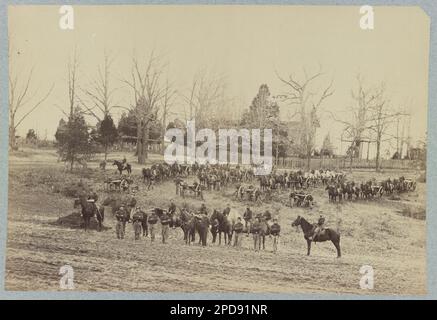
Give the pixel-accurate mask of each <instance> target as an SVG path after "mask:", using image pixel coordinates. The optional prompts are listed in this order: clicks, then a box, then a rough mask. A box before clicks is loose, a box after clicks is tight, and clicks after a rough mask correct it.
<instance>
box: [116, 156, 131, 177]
mask: <svg viewBox="0 0 437 320" xmlns="http://www.w3.org/2000/svg"><path fill="white" fill-rule="evenodd" d="M112 165H113V166H117V170H118V172H120V175H121V174H122V172H123V171H124V170H126V171H127V173H128V174H131V173H132V167H131V165H130V164H129V163H123V162H121V161H118V160H114V162H113V163H112Z"/></svg>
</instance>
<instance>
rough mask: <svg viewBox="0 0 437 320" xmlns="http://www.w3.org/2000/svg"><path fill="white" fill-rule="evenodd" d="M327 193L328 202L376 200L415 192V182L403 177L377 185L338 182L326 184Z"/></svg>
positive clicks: (375, 183)
mask: <svg viewBox="0 0 437 320" xmlns="http://www.w3.org/2000/svg"><path fill="white" fill-rule="evenodd" d="M325 190H326V191H327V192H328V197H329V201H331V202H336V201H342V200H353V199H366V200H370V199H376V198H381V197H382V196H383V195H393V194H394V193H403V192H410V191H414V190H416V182H415V181H413V180H411V179H406V178H405V177H403V176H402V177H400V178H399V179H393V180H392V179H391V178H389V179H386V180H384V181H381V182H380V183H377V182H376V181H375V180H374V179H373V180H368V181H367V182H362V183H356V182H354V181H346V180H343V181H340V182H337V183H335V184H328V185H327V186H326V188H325Z"/></svg>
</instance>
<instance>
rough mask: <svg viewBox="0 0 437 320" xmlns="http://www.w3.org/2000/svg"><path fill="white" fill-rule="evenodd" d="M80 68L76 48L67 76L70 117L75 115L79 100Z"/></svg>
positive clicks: (69, 61) (69, 63) (69, 60)
mask: <svg viewBox="0 0 437 320" xmlns="http://www.w3.org/2000/svg"><path fill="white" fill-rule="evenodd" d="M78 69H79V61H78V58H77V51H76V49H75V50H74V53H73V56H72V57H70V58H69V59H68V66H67V76H68V80H67V83H68V102H69V107H70V112H69V119H71V118H72V117H73V114H74V111H75V104H76V102H77V100H78V97H77V92H76V89H77V76H78Z"/></svg>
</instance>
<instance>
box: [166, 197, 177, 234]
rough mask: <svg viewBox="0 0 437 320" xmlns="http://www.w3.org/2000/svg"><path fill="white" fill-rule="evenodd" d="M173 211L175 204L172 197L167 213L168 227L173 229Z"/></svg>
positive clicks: (174, 210)
mask: <svg viewBox="0 0 437 320" xmlns="http://www.w3.org/2000/svg"><path fill="white" fill-rule="evenodd" d="M175 213H176V205H175V204H174V202H173V199H171V200H170V207H169V208H168V214H169V216H170V227H171V228H173V229H174V228H175V225H174V220H173V218H174V214H175Z"/></svg>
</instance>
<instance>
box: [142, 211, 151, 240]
mask: <svg viewBox="0 0 437 320" xmlns="http://www.w3.org/2000/svg"><path fill="white" fill-rule="evenodd" d="M141 213H142V215H143V218H142V219H141V229H142V230H143V237H148V236H149V226H148V215H147V213H146V212H144V211H142V210H141Z"/></svg>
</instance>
